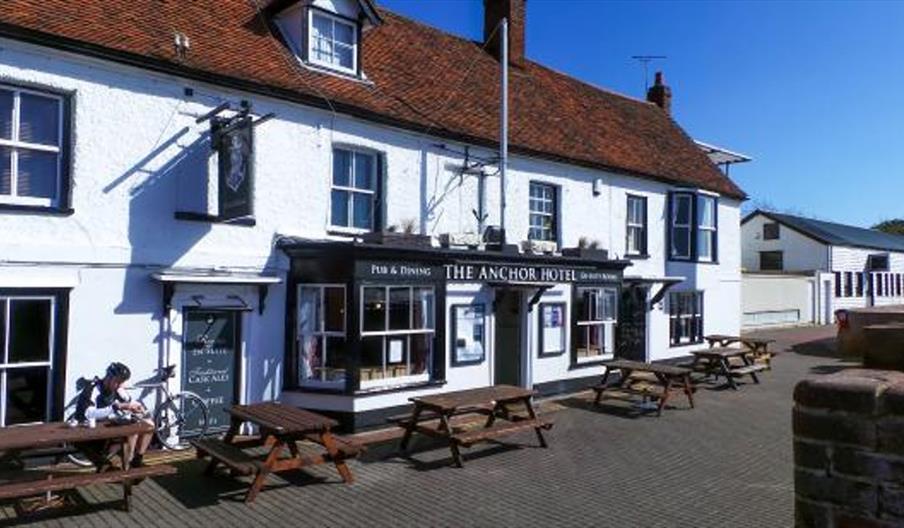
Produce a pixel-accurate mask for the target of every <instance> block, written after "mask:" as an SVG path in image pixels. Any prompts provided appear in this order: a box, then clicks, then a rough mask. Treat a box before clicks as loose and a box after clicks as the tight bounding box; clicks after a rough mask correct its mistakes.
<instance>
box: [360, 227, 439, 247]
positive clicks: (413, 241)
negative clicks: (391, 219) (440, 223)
mask: <svg viewBox="0 0 904 528" xmlns="http://www.w3.org/2000/svg"><path fill="white" fill-rule="evenodd" d="M361 240H363V241H364V242H366V243H368V244H382V245H384V246H398V247H416V248H429V247H433V238H432V237H431V236H430V235H419V234H415V233H395V232H392V231H376V232H373V233H365V234H363V235H361Z"/></svg>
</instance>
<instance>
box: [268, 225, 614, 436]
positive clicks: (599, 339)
mask: <svg viewBox="0 0 904 528" xmlns="http://www.w3.org/2000/svg"><path fill="white" fill-rule="evenodd" d="M279 246H280V248H281V249H282V250H283V251H284V252H285V253H286V254H287V255H288V257H289V258H290V271H289V274H288V281H287V284H288V288H287V305H286V346H285V350H286V355H285V363H284V365H285V368H284V385H283V394H284V397H283V399H284V400H287V401H291V402H293V403H296V404H299V405H302V406H305V407H309V408H314V409H319V410H321V411H326V412H328V413H332V414H335V415H336V416H337V417H339V418H340V419H342V421H343V422H344V424H345V425H346V426H348V427H349V428H351V429H356V428H361V427H367V426H370V425H376V424H379V423H382V421H383V418H385V416H387V415H390V414H395V413H397V412H399V411H400V410H402V409H403V408H404V407H405V406H406V405H407V401H408V398H409V397H411V396H415V395H420V394H425V393H429V392H442V391H449V390H459V389H463V388H475V387H478V386H486V385H490V384H494V383H512V384H519V385H523V386H532V387H534V388H537V389H539V388H540V387H539V386H541V385H542V386H544V387H547V388H548V389H550V390H549V391H548V392H555V391H556V389H559V390H567V389H568V388H571V386H569V384H568V383H567V382H568V380H569V379H572V380H575V379H576V378H577V377H580V376H582V375H583V376H591V375H598V374H599V373H600V372H601V370H600V369H598V368H597V369H589V368H586V367H593V366H598V365H599V361H596V360H595V359H597V358H598V359H599V360H603V359H605V358H604V357H603V356H602V352H603V350H604V348H605V347H604V344H603V343H604V341H607V340H608V342H611V341H612V340H613V337H612V336H611V330H612V329H613V328H614V319H615V318H616V317H617V316H616V315H612V316H611V317H612V318H613V321H612V322H613V324H612V325H607V323H606V322H602V319H601V322H599V324H596V323H595V322H594V321H592V319H593V317H588V316H586V315H582V314H584V313H585V312H587V311H588V310H589V312H606V313H609V312H611V313H612V314H615V313H617V308H616V306H615V305H616V303H617V301H615V300H613V301H611V302H610V303H609V304H611V306H609V304H607V303H606V302H604V300H603V299H599V302H597V297H598V296H599V295H601V294H606V293H608V292H610V291H611V292H615V296H617V295H618V294H619V292H620V288H621V281H622V274H623V273H622V272H623V269H624V268H625V266H627V265H629V264H628V263H627V262H625V261H617V260H608V259H591V258H581V257H564V256H554V255H526V254H520V253H503V252H499V251H495V252H494V251H477V250H453V249H442V248H433V247H406V246H389V245H383V244H368V243H360V242H346V241H314V240H306V239H295V238H284V239H282V240H281V241H280V242H279ZM588 292H589V293H588ZM595 292H599V293H595ZM588 295H590V296H589V297H588ZM586 299H591V300H592V301H593V302H592V303H591V304H593V307H590V308H586V309H584V308H581V306H583V305H587V304H588V303H587V302H586ZM596 306H599V307H600V308H596ZM578 311H579V312H580V313H578ZM497 314H498V316H497ZM503 314H506V315H505V317H503ZM601 317H602V316H601ZM588 319H591V320H590V321H589V322H588ZM566 326H567V328H566ZM528 327H530V329H528ZM597 330H599V333H598V334H597V333H596V332H597ZM507 332H508V333H507ZM607 332H608V333H607ZM559 341H561V343H562V345H561V346H556V345H555V344H556V343H557V342H559ZM550 343H552V344H550ZM503 349H508V351H509V352H510V354H508V352H506V353H505V354H504V353H503V352H504V350H503ZM560 349H561V350H560ZM588 350H590V351H598V352H599V354H598V355H597V356H594V355H593V353H595V352H591V353H590V354H589V355H588V352H587V351H588ZM506 354H508V355H506ZM497 356H498V357H497ZM541 392H542V391H541Z"/></svg>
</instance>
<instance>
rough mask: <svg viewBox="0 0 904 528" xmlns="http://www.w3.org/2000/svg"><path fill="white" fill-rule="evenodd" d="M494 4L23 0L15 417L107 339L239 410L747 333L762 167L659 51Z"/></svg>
mask: <svg viewBox="0 0 904 528" xmlns="http://www.w3.org/2000/svg"><path fill="white" fill-rule="evenodd" d="M503 19H506V20H507V22H508V41H507V44H508V45H507V48H508V50H507V51H508V59H509V60H508V64H507V65H506V66H507V72H508V73H507V76H508V102H509V105H508V121H507V122H506V123H507V125H508V127H507V128H508V141H507V142H505V145H506V147H507V150H508V155H507V157H506V158H502V157H500V155H499V152H500V150H504V149H501V148H500V137H501V136H500V108H501V105H500V100H501V95H500V94H501V91H500V86H501V84H502V83H501V76H502V74H501V71H502V68H501V66H502V65H501V64H500V59H499V57H500V56H502V51H503V48H505V47H506V46H501V45H500V44H501V42H500V38H499V35H500V33H501V32H500V31H499V27H500V22H501V21H502V20H503ZM484 34H485V38H484V41H482V42H473V41H469V40H466V39H462V38H460V37H456V36H453V35H449V34H446V33H443V32H441V31H439V30H436V29H434V28H431V27H428V26H425V25H423V24H420V23H418V22H415V21H412V20H409V19H406V18H403V17H401V16H398V15H396V14H394V13H391V12H388V11H385V10H383V9H380V8H379V7H378V6H376V5H374V3H373V2H372V1H370V0H272V1H267V0H216V1H215V0H195V1H192V2H159V1H157V0H107V1H105V2H93V1H88V0H46V1H43V2H32V1H27V0H6V1H5V2H3V6H2V9H0V233H2V236H0V351H2V354H3V359H2V363H0V425H11V424H17V423H25V422H34V421H42V420H58V419H62V418H64V417H65V415H66V414H67V408H68V406H69V405H70V404H71V402H72V400H73V398H74V396H75V394H76V382H77V380H78V379H79V378H81V377H92V376H95V375H101V374H102V373H103V371H104V368H105V367H106V365H107V364H108V363H110V362H111V361H121V362H123V363H126V364H127V365H129V366H130V368H131V370H132V372H133V381H137V380H141V379H145V378H150V377H151V376H152V375H154V373H155V371H156V370H157V369H158V368H160V367H162V366H165V365H169V364H176V365H178V368H177V376H176V377H175V378H174V379H172V380H171V381H170V383H171V384H172V389H173V390H180V389H181V390H193V391H196V392H198V393H200V394H201V395H202V396H204V397H205V398H207V399H208V401H209V403H210V404H211V407H212V411H213V413H212V418H213V420H214V421H215V423H214V424H213V425H214V428H216V427H217V426H220V425H222V420H223V413H222V407H223V406H225V405H230V404H233V403H236V402H241V403H248V402H255V401H261V400H272V399H279V400H281V401H283V402H286V403H291V404H295V405H298V406H302V407H306V408H311V409H316V410H321V411H324V412H326V413H329V414H334V415H335V416H338V417H340V418H341V419H342V420H343V421H344V423H345V424H346V425H347V426H348V427H350V428H360V427H366V426H369V425H373V424H377V423H382V421H383V418H384V417H385V416H386V415H387V414H395V413H398V412H399V410H400V409H399V408H400V406H403V405H406V404H407V402H408V398H409V397H412V396H416V395H423V394H427V393H433V392H442V391H451V390H459V389H465V388H473V387H480V386H486V385H491V384H494V383H509V384H517V385H522V386H525V387H531V388H534V389H536V390H537V391H538V392H539V393H541V394H550V393H555V392H562V391H566V390H571V389H576V388H582V387H584V386H586V385H588V384H590V383H591V381H595V380H596V379H597V378H598V377H599V376H600V375H601V374H602V372H603V367H602V366H601V365H600V362H601V361H603V360H605V359H607V358H611V357H613V356H620V357H629V358H635V359H641V360H647V361H654V360H662V359H668V358H673V357H678V356H682V355H686V354H688V351H689V350H691V349H693V348H694V347H699V346H700V342H701V340H702V336H703V334H704V333H725V334H736V333H738V332H739V326H740V321H739V311H740V310H739V307H740V242H739V220H740V218H739V205H740V202H741V201H742V200H743V199H744V198H745V195H744V193H743V192H742V191H741V190H740V189H739V188H738V187H737V186H736V185H735V184H733V183H732V182H731V181H730V180H729V179H728V178H727V177H726V176H725V175H723V174H722V173H721V172H720V171H719V170H718V169H717V168H716V166H715V165H714V164H713V163H712V162H710V160H709V159H708V158H707V156H706V155H705V154H704V153H703V152H702V151H701V150H700V149H699V148H698V147H697V146H696V145H695V143H694V142H693V140H691V139H690V138H689V137H688V135H687V134H685V132H684V131H683V130H682V129H681V128H680V127H679V126H678V125H677V124H676V123H675V121H674V120H673V119H672V118H671V116H670V106H671V91H670V89H669V87H668V86H666V85H665V83H664V81H663V79H662V77H661V76H660V75H657V79H656V83H655V84H654V85H653V86H652V87H651V88H650V90H649V93H648V97H647V100H637V99H633V98H630V97H625V96H622V95H618V94H615V93H612V92H609V91H605V90H602V89H599V88H596V87H594V86H591V85H589V84H586V83H583V82H581V81H579V80H577V79H574V78H571V77H568V76H565V75H563V74H561V73H558V72H556V71H553V70H551V69H548V68H546V67H544V66H542V65H540V64H537V63H535V62H532V61H531V60H529V59H528V58H527V57H526V56H525V2H524V0H486V1H485V30H484ZM501 159H507V163H501V162H500V160H501ZM503 165H504V169H505V171H504V174H505V178H504V179H502V178H501V173H503V171H502V170H501V169H503ZM503 189H504V190H503ZM148 398H149V399H152V398H153V396H149V397H148ZM146 403H149V404H150V405H153V403H154V402H153V401H147V402H146Z"/></svg>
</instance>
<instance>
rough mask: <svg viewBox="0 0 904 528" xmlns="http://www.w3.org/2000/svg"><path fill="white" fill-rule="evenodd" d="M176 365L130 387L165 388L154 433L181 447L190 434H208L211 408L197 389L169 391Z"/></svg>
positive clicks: (76, 456)
mask: <svg viewBox="0 0 904 528" xmlns="http://www.w3.org/2000/svg"><path fill="white" fill-rule="evenodd" d="M175 369H176V365H168V366H166V367H163V368H161V369H160V375H159V376H158V377H157V379H156V380H155V381H151V382H147V383H136V384H135V385H133V386H132V387H130V389H129V390H135V389H142V390H152V391H162V392H163V400H162V401H161V402H160V405H158V406H157V408H156V409H154V436H155V437H156V438H157V441H158V442H160V445H161V446H163V447H164V448H165V449H169V450H172V451H182V450H184V449H188V448H189V447H190V444H189V443H188V442H187V439H188V438H190V437H195V436H205V435H206V434H207V426H208V415H209V410H208V408H207V404H206V403H205V402H204V400H203V399H202V398H201V397H200V396H198V395H197V394H195V393H194V392H190V391H182V392H178V393H175V394H173V393H172V392H170V390H169V387H168V386H167V380H169V379H170V378H173V377H174V376H175V372H174V371H175ZM72 418H73V416H70V419H72ZM186 427H189V429H186ZM68 458H69V460H70V461H71V462H72V463H73V464H75V465H77V466H81V467H90V466H92V465H94V462H92V461H91V460H89V459H88V458H87V457H85V456H83V455H82V454H81V453H73V454H69V455H68ZM108 458H109V457H108Z"/></svg>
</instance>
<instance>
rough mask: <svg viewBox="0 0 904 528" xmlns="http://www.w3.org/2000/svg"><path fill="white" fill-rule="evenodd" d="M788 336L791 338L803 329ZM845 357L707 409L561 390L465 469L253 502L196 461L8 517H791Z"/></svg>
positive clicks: (307, 480) (705, 391)
mask: <svg viewBox="0 0 904 528" xmlns="http://www.w3.org/2000/svg"><path fill="white" fill-rule="evenodd" d="M825 332H827V331H823V334H824V333H825ZM818 334H819V331H815V330H807V331H800V337H799V338H798V339H797V340H798V341H799V340H800V339H817V338H820V339H821V338H822V337H819V335H821V334H819V335H818ZM814 336H816V337H814ZM782 337H783V340H782V342H781V343H780V347H781V348H787V347H790V346H791V344H793V343H794V342H795V337H794V334H793V333H792V334H782ZM823 337H824V336H823ZM837 364H838V362H837V360H835V359H832V358H829V357H824V356H808V355H802V354H795V353H782V354H780V355H778V356H777V357H776V359H775V360H774V368H773V370H772V371H770V372H766V373H764V374H763V376H761V380H762V383H761V384H759V385H755V384H753V383H752V382H750V381H748V382H746V383H744V384H743V385H742V386H741V389H740V390H739V391H731V390H722V389H719V388H716V387H711V386H705V385H704V386H701V388H700V390H699V391H698V392H697V396H696V399H697V408H696V409H693V410H690V409H686V408H685V407H686V405H685V402H684V400H683V399H682V398H680V397H678V398H675V400H676V401H675V408H674V409H671V410H668V411H666V412H664V413H663V416H662V417H661V418H656V417H655V416H640V417H634V416H633V415H632V414H631V413H630V412H626V411H629V410H630V408H628V407H625V406H624V405H619V404H618V403H617V402H616V403H614V404H612V405H610V406H606V407H604V408H603V409H594V408H593V407H592V406H591V405H589V403H588V401H587V398H588V395H582V396H580V397H571V398H566V399H562V400H559V401H556V402H555V403H554V404H547V407H548V408H553V407H558V408H560V409H561V410H559V411H557V412H555V413H554V414H553V415H552V416H553V419H554V420H555V427H554V428H553V429H552V430H551V431H550V432H549V433H548V434H547V438H548V440H549V443H550V447H549V448H548V449H541V448H538V447H535V445H536V439H535V437H534V436H533V434H532V433H531V432H528V433H525V434H520V435H517V436H513V437H511V439H512V441H513V442H514V445H511V444H509V443H508V442H507V445H483V446H477V447H475V448H472V449H468V450H466V453H467V455H466V459H465V467H464V468H463V469H456V468H452V467H449V466H448V465H447V463H448V461H449V460H448V450H446V449H428V450H426V451H422V452H419V453H416V454H415V455H414V456H413V460H409V459H405V458H400V457H390V458H387V459H383V460H378V461H370V462H363V461H355V462H352V464H351V467H352V470H353V472H354V474H355V476H356V478H357V482H356V483H355V484H354V485H352V486H347V485H345V484H343V483H342V481H341V480H340V479H339V477H338V475H337V474H336V473H335V471H334V470H333V468H332V466H319V467H316V468H313V469H310V470H305V471H303V472H296V473H293V474H287V475H285V477H272V478H271V480H270V482H269V485H268V486H267V487H266V488H265V489H264V491H263V492H262V493H261V494H260V496H259V498H258V500H257V502H256V503H254V504H253V505H251V506H248V505H245V504H244V503H243V502H242V497H243V493H244V490H245V489H246V487H247V481H235V480H232V479H230V478H228V477H225V476H222V475H221V476H219V477H205V476H203V475H202V474H201V472H202V470H203V464H202V463H200V462H197V461H188V462H184V463H180V465H179V474H178V475H175V476H170V477H165V478H158V479H154V480H149V481H146V482H144V483H143V484H141V485H140V486H139V487H137V488H136V490H135V494H134V500H133V512H132V513H131V514H127V513H124V512H121V511H117V510H115V509H111V508H100V509H94V510H91V511H88V512H85V513H79V514H74V515H68V516H65V517H61V518H57V519H49V520H40V521H35V522H33V523H32V520H31V519H27V520H23V519H16V518H15V517H14V515H13V514H12V510H11V509H10V508H6V509H4V510H3V511H2V515H3V516H5V518H0V526H2V525H3V524H17V523H20V522H24V523H32V524H34V525H35V526H66V527H69V526H90V527H95V526H104V527H107V526H122V525H123V524H130V525H132V526H161V527H167V528H172V527H174V526H205V527H207V526H224V527H225V526H241V527H257V526H260V527H267V528H273V527H278V526H317V527H320V526H337V527H338V526H342V527H350V526H351V527H356V526H362V527H379V526H393V527H398V526H437V527H442V526H449V527H453V526H454V527H467V526H475V527H476V526H480V527H483V526H494V527H499V526H502V527H507V526H545V527H566V526H619V527H626V526H644V527H659V526H661V527H682V526H687V527H708V526H712V527H727V526H731V527H746V526H750V527H762V526H770V527H777V526H791V525H792V523H793V476H792V474H793V470H792V452H791V405H792V399H791V394H792V389H793V386H794V383H795V382H796V381H797V380H799V379H800V378H802V377H804V376H806V375H808V374H813V373H821V372H826V371H831V370H833V369H834V366H836V365H837ZM80 494H81V496H82V497H83V498H84V500H85V501H87V502H89V503H95V502H99V501H105V500H115V499H117V498H118V493H117V489H116V488H113V487H100V486H98V487H92V488H89V489H86V490H82V491H81V492H80Z"/></svg>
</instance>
